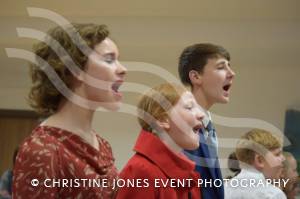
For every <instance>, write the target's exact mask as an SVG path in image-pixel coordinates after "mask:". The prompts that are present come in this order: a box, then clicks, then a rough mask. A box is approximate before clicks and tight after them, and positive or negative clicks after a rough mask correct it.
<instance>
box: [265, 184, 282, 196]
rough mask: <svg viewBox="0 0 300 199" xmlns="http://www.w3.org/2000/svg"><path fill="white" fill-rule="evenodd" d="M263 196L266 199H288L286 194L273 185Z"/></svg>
mask: <svg viewBox="0 0 300 199" xmlns="http://www.w3.org/2000/svg"><path fill="white" fill-rule="evenodd" d="M262 196H263V198H266V199H286V195H285V194H284V192H283V191H282V190H281V189H279V188H278V187H275V186H273V185H271V186H268V188H267V189H265V190H264V191H262Z"/></svg>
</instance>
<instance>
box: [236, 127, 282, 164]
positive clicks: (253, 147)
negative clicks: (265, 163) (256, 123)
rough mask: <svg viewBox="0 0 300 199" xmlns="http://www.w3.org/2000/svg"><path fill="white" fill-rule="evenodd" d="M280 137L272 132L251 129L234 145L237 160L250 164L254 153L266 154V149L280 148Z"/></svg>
mask: <svg viewBox="0 0 300 199" xmlns="http://www.w3.org/2000/svg"><path fill="white" fill-rule="evenodd" d="M281 146H282V145H281V142H280V139H279V138H278V137H276V136H274V135H273V134H272V133H270V132H268V131H265V130H262V129H253V130H251V131H249V132H248V133H246V134H245V135H243V136H242V137H241V139H240V140H239V141H238V143H237V146H236V150H235V152H236V156H237V158H238V160H239V161H243V162H245V163H248V164H252V163H253V161H254V157H255V154H257V153H258V154H261V155H263V156H264V155H266V153H267V152H268V151H271V150H274V149H277V148H281Z"/></svg>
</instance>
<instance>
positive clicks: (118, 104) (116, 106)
mask: <svg viewBox="0 0 300 199" xmlns="http://www.w3.org/2000/svg"><path fill="white" fill-rule="evenodd" d="M120 107H121V102H110V103H107V104H106V105H104V106H103V108H105V109H106V110H108V111H118V110H119V109H120Z"/></svg>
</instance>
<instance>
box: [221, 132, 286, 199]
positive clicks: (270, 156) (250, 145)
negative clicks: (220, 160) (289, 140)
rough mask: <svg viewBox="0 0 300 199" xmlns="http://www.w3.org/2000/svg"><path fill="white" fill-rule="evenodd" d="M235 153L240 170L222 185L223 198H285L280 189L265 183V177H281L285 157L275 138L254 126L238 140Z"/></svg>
mask: <svg viewBox="0 0 300 199" xmlns="http://www.w3.org/2000/svg"><path fill="white" fill-rule="evenodd" d="M236 156H237V159H238V160H239V161H241V164H240V167H241V171H240V173H239V174H238V175H237V176H235V177H233V178H232V179H231V180H229V181H228V182H227V183H226V184H225V198H226V199H241V198H243V199H253V198H259V199H267V198H268V199H269V198H272V199H273V198H276V199H286V196H285V194H284V193H283V192H282V191H281V189H280V188H278V187H276V186H274V185H272V184H268V183H267V179H280V175H281V172H282V166H283V161H284V156H283V155H282V145H281V143H280V141H279V139H278V138H276V137H275V136H274V135H272V133H270V132H268V131H265V130H261V129H253V130H251V131H249V132H248V133H246V134H245V135H244V136H242V137H241V139H240V140H239V141H238V143H237V146H236ZM234 181H235V183H233V182H234ZM250 182H252V183H250ZM236 183H238V185H237V186H236Z"/></svg>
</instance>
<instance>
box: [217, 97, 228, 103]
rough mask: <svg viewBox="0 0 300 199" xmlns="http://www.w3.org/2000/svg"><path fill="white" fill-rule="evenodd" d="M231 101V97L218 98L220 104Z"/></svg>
mask: <svg viewBox="0 0 300 199" xmlns="http://www.w3.org/2000/svg"><path fill="white" fill-rule="evenodd" d="M228 102H229V97H222V98H221V99H220V100H218V103H220V104H227V103H228Z"/></svg>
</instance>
